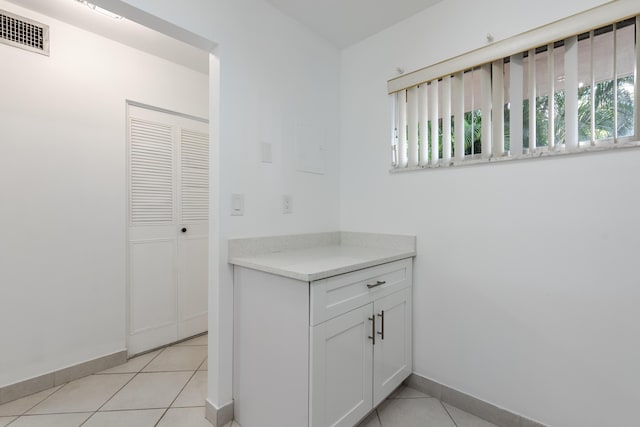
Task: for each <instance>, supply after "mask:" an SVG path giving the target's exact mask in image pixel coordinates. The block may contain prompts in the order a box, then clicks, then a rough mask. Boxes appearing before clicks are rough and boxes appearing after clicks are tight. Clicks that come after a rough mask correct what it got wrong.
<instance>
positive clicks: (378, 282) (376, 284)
mask: <svg viewBox="0 0 640 427" xmlns="http://www.w3.org/2000/svg"><path fill="white" fill-rule="evenodd" d="M385 283H387V282H385V281H384V280H382V281H380V280H378V281H377V282H376V283H374V284H370V283H369V284H368V285H367V288H369V289H373V288H377V287H378V286H382V285H384V284H385Z"/></svg>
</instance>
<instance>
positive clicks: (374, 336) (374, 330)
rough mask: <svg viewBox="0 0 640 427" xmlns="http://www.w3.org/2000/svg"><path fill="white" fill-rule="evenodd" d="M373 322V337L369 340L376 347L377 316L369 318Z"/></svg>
mask: <svg viewBox="0 0 640 427" xmlns="http://www.w3.org/2000/svg"><path fill="white" fill-rule="evenodd" d="M369 320H371V336H370V337H369V339H370V340H371V341H373V345H376V316H371V317H369Z"/></svg>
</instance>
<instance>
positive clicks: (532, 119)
mask: <svg viewBox="0 0 640 427" xmlns="http://www.w3.org/2000/svg"><path fill="white" fill-rule="evenodd" d="M528 66H529V81H528V86H529V91H528V92H529V152H530V153H533V152H534V151H535V150H536V140H537V138H538V136H537V135H536V127H537V124H536V109H537V101H536V100H537V94H536V50H535V49H531V50H530V51H529V63H528Z"/></svg>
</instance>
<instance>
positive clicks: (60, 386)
mask: <svg viewBox="0 0 640 427" xmlns="http://www.w3.org/2000/svg"><path fill="white" fill-rule="evenodd" d="M67 384H69V383H64V384H62V385H59V386H57V387H58V389H57V390H53V391H52V392H51V393H49V394H48V395H47V396H46V397H44V398H42V399H41V400H39V401H38V402H37V403H36V404H35V405H33V406H32V407H30V408H29V409H27V410H26V411H24V412H23V413H22V414H20V415H9V416H10V417H18V418H20V417H22V416H24V415H26V414H27V412H29V411H31V410H32V409H33V408H35V407H36V406H38V405H39V404H41V403H42V402H44V401H45V400H47V399H48V398H50V397H51V396H53V395H54V394H56V393H57V392H58V391H60V390H61V389H62V388H63V387H64V386H65V385H67ZM51 388H56V387H51ZM42 391H45V390H42ZM39 393H42V392H39ZM33 394H36V393H33ZM25 397H29V396H25ZM23 399H24V398H23ZM9 403H10V402H9ZM18 418H16V420H17V419H18ZM14 421H15V420H13V421H11V422H14ZM9 424H11V423H9ZM9 424H7V425H9Z"/></svg>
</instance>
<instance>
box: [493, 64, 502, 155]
mask: <svg viewBox="0 0 640 427" xmlns="http://www.w3.org/2000/svg"><path fill="white" fill-rule="evenodd" d="M503 65H504V61H503V60H502V59H499V60H498V61H494V62H492V63H491V81H492V85H493V90H492V91H491V92H492V95H493V96H492V102H491V105H492V109H491V122H492V129H491V134H492V136H493V148H492V149H491V153H492V155H493V156H502V154H503V153H504V76H503V74H502V73H503V68H504V66H503Z"/></svg>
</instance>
